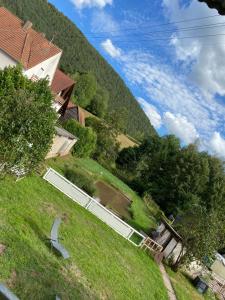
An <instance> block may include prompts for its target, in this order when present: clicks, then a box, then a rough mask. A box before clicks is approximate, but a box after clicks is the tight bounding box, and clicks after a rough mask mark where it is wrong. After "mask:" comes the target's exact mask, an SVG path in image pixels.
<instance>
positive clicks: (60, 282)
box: [0, 176, 167, 300]
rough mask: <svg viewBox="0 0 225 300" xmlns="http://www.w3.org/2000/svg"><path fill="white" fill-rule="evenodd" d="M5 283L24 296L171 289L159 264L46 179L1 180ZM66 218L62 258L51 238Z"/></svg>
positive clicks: (1, 276)
mask: <svg viewBox="0 0 225 300" xmlns="http://www.w3.org/2000/svg"><path fill="white" fill-rule="evenodd" d="M0 215H1V217H0V244H3V245H5V246H6V250H5V251H4V252H3V253H2V254H1V255H0V266H1V267H0V282H4V283H5V284H7V285H8V286H9V287H10V288H11V289H12V290H13V291H14V292H15V293H16V294H17V295H18V297H19V298H20V299H21V300H25V299H29V300H30V299H35V300H38V299H46V300H49V299H50V300H51V299H55V295H56V294H58V295H59V296H60V297H61V299H62V300H65V299H82V300H83V299H110V300H111V299H115V300H119V299H121V300H125V299H127V300H131V299H134V300H136V299H141V300H142V299H143V300H145V299H148V300H151V299H152V300H164V299H167V293H166V290H165V288H164V285H163V282H162V278H161V274H160V272H159V269H158V266H157V265H156V264H155V262H154V261H153V260H152V259H151V258H150V257H149V256H147V254H145V253H143V252H142V251H141V250H140V249H138V248H136V247H135V246H133V245H132V244H130V243H129V242H128V241H127V240H125V239H124V238H122V237H121V236H119V235H118V234H117V233H116V232H114V231H113V230H112V229H110V228H109V227H108V226H107V225H105V224H104V223H102V222H101V221H100V220H98V219H97V218H96V217H95V216H93V215H91V214H90V213H89V212H88V211H86V210H85V209H83V208H82V207H80V206H78V205H77V204H76V203H74V202H73V201H72V200H70V199H69V198H67V197H66V196H64V195H63V194H62V193H61V192H59V191H58V190H56V189H55V188H54V187H52V186H50V185H49V184H48V183H47V182H45V181H44V180H43V179H42V178H40V177H37V176H31V177H27V178H24V179H22V180H21V181H19V182H17V183H15V182H13V181H12V180H11V179H7V180H4V181H2V182H1V184H0ZM56 216H62V217H63V220H64V221H63V224H62V226H61V227H60V236H61V237H62V238H63V240H62V243H63V244H64V246H65V247H66V249H67V250H68V251H69V253H70V255H71V258H70V259H69V260H66V261H64V260H62V258H61V257H59V256H57V255H56V254H55V253H54V252H53V251H52V250H51V248H50V247H49V242H48V240H47V239H46V238H47V237H49V235H50V230H51V226H52V223H53V221H54V218H55V217H56Z"/></svg>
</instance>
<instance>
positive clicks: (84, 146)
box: [63, 119, 97, 157]
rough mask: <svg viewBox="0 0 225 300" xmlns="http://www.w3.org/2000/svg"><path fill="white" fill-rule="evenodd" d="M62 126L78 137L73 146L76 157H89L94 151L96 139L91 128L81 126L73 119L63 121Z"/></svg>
mask: <svg viewBox="0 0 225 300" xmlns="http://www.w3.org/2000/svg"><path fill="white" fill-rule="evenodd" d="M63 128H65V129H66V130H67V131H69V132H70V133H72V134H74V135H75V136H76V137H77V138H78V141H77V142H76V144H75V145H74V147H73V154H74V155H75V156H78V157H90V155H91V154H92V153H93V152H94V151H95V148H96V141H97V136H96V133H95V132H94V131H93V129H92V128H90V127H83V126H82V125H80V124H79V123H78V122H77V121H75V120H73V119H70V120H68V121H66V122H65V123H63Z"/></svg>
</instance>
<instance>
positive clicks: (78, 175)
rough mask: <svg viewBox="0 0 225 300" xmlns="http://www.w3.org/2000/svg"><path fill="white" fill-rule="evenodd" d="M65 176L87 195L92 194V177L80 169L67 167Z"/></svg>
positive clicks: (93, 192) (94, 190)
mask: <svg viewBox="0 0 225 300" xmlns="http://www.w3.org/2000/svg"><path fill="white" fill-rule="evenodd" d="M64 175H65V177H66V178H67V179H68V180H69V181H71V182H72V183H74V184H75V185H77V186H78V187H79V188H80V189H82V190H84V191H85V192H86V193H87V194H88V195H90V196H94V195H95V193H96V187H95V184H94V181H93V179H92V178H90V177H89V176H88V175H87V174H86V173H84V172H82V171H80V170H74V169H69V168H67V169H66V170H65V173H64Z"/></svg>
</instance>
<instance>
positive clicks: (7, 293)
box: [0, 283, 19, 300]
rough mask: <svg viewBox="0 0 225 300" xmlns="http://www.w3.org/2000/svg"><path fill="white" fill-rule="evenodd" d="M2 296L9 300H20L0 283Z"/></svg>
mask: <svg viewBox="0 0 225 300" xmlns="http://www.w3.org/2000/svg"><path fill="white" fill-rule="evenodd" d="M0 295H2V296H3V297H5V298H6V299H8V300H19V298H18V297H16V295H14V294H13V292H11V291H10V290H9V289H8V288H7V287H6V286H5V285H4V284H2V283H0Z"/></svg>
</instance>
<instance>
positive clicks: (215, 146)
mask: <svg viewBox="0 0 225 300" xmlns="http://www.w3.org/2000/svg"><path fill="white" fill-rule="evenodd" d="M209 147H210V149H211V151H212V152H213V153H214V154H215V155H216V156H218V157H220V158H223V159H225V139H224V138H222V136H221V135H220V133H219V132H214V134H213V136H212V138H211V139H210V141H209Z"/></svg>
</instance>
